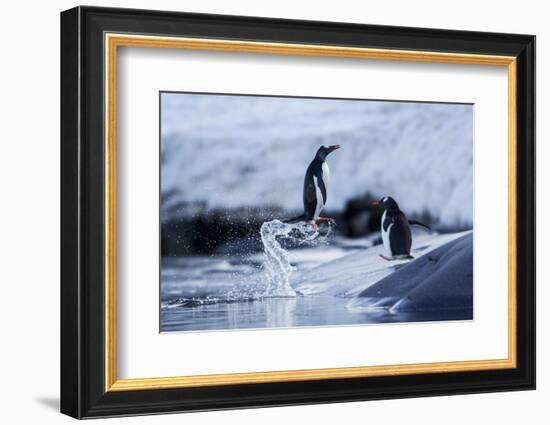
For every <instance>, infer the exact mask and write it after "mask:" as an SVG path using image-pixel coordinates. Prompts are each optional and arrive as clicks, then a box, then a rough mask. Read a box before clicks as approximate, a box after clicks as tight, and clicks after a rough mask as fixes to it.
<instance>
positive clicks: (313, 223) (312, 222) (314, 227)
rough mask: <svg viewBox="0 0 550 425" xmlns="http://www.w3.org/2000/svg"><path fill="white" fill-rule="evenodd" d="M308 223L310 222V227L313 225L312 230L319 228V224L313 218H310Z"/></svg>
mask: <svg viewBox="0 0 550 425" xmlns="http://www.w3.org/2000/svg"><path fill="white" fill-rule="evenodd" d="M309 224H311V227H313V230H315V231H318V230H319V226H317V223H316V222H315V220H311V221H310V222H309Z"/></svg>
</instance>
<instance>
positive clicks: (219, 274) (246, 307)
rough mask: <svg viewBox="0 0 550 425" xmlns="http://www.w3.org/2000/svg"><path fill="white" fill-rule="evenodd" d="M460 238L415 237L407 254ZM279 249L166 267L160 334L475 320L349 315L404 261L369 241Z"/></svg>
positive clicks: (438, 314) (421, 314)
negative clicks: (372, 287) (387, 257)
mask: <svg viewBox="0 0 550 425" xmlns="http://www.w3.org/2000/svg"><path fill="white" fill-rule="evenodd" d="M279 223H280V222H279ZM269 231H270V232H276V233H277V234H279V233H280V234H282V235H284V236H285V237H288V233H289V228H288V227H287V226H286V225H283V226H281V225H280V224H278V223H276V225H275V226H271V227H269ZM270 234H271V233H270ZM263 236H266V235H263ZM458 236H459V234H456V235H435V234H431V235H427V234H419V235H417V236H416V238H415V243H414V244H413V252H412V253H413V255H414V256H416V257H417V256H419V255H422V254H423V253H425V252H427V251H429V250H430V249H433V248H435V247H437V246H440V245H442V244H444V243H446V242H448V241H449V240H452V239H453V238H456V237H458ZM264 239H265V238H264ZM274 241H275V238H272V240H271V242H274ZM271 242H268V243H271ZM279 248H280V247H278V246H276V245H275V246H271V245H270V246H269V249H266V250H265V252H263V253H256V254H246V255H242V256H226V255H216V256H208V257H201V256H195V257H183V258H178V259H166V258H165V259H163V263H162V276H161V311H160V330H161V332H174V331H199V330H203V331H205V330H230V329H256V328H289V327H297V326H307V327H311V326H338V325H359V324H372V323H396V322H422V321H443V320H445V321H447V320H471V319H472V316H473V315H472V309H467V310H452V309H448V310H445V309H444V308H442V309H438V310H436V311H417V312H412V313H402V312H400V313H391V312H390V311H389V310H388V309H382V308H371V309H367V310H365V309H358V308H354V307H353V303H352V300H353V299H354V297H356V296H357V295H358V294H359V293H360V292H361V291H363V290H364V289H365V288H367V287H369V286H370V285H372V284H374V283H375V282H377V281H378V280H380V279H382V278H383V277H385V276H387V275H389V274H390V273H393V272H394V271H395V270H397V269H399V268H400V267H402V266H403V265H405V264H406V263H407V262H408V261H409V260H401V261H393V262H387V261H385V260H383V259H381V258H380V254H381V253H382V251H381V250H382V247H381V246H372V243H371V241H370V240H368V239H362V240H345V239H338V238H334V237H333V238H330V239H329V238H324V237H316V238H311V240H310V241H309V242H308V243H305V244H301V245H299V246H298V247H295V248H293V249H279ZM281 294H283V295H285V296H281Z"/></svg>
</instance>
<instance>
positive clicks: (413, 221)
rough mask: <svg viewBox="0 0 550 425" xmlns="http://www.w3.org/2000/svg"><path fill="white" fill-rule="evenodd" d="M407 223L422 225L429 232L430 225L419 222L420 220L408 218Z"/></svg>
mask: <svg viewBox="0 0 550 425" xmlns="http://www.w3.org/2000/svg"><path fill="white" fill-rule="evenodd" d="M409 224H410V225H416V226H422V227H424V228H425V229H428V230H429V231H430V232H431V231H432V229H431V228H430V226H428V225H426V224H424V223H421V222H420V221H416V220H409Z"/></svg>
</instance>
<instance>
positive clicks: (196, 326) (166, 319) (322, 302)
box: [161, 295, 472, 332]
mask: <svg viewBox="0 0 550 425" xmlns="http://www.w3.org/2000/svg"><path fill="white" fill-rule="evenodd" d="M348 302H349V299H346V298H337V297H331V296H323V295H320V296H315V295H313V296H297V297H289V298H264V299H261V300H254V301H242V302H234V303H217V304H211V305H202V306H195V307H179V308H167V309H162V311H161V324H162V325H161V332H172V331H198V330H222V329H226V330H229V329H257V328H291V327H296V326H337V325H359V324H368V323H398V322H422V321H433V320H468V319H471V318H472V312H471V310H455V311H447V312H441V311H439V312H417V313H408V314H403V313H401V314H390V313H389V312H388V311H387V310H380V311H372V312H368V313H365V312H362V313H354V312H351V311H349V310H348V309H347V308H346V305H347V303H348Z"/></svg>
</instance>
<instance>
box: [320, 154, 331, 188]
mask: <svg viewBox="0 0 550 425" xmlns="http://www.w3.org/2000/svg"><path fill="white" fill-rule="evenodd" d="M321 170H323V182H324V183H325V189H326V190H327V194H328V184H329V182H330V170H329V168H328V164H327V163H326V161H325V162H323V165H322V166H321Z"/></svg>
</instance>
